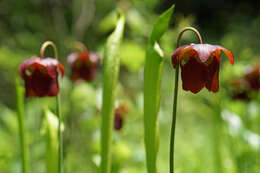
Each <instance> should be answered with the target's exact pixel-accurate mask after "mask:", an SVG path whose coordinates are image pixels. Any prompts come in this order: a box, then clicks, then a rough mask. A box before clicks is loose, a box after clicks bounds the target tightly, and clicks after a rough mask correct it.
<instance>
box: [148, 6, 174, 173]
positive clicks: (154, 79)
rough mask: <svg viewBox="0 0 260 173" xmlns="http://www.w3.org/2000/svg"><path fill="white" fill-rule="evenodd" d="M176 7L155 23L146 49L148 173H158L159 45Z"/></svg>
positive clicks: (160, 55)
mask: <svg viewBox="0 0 260 173" xmlns="http://www.w3.org/2000/svg"><path fill="white" fill-rule="evenodd" d="M173 10H174V5H173V6H172V7H171V8H169V9H168V10H167V11H165V12H164V13H163V14H162V15H161V16H160V17H159V18H158V19H157V21H156V22H155V24H154V27H153V30H152V33H151V36H150V38H149V41H148V45H147V49H146V61H145V66H144V142H145V150H146V165H147V172H148V173H156V172H157V166H156V160H157V153H158V147H159V139H158V127H157V117H158V111H159V103H160V87H161V77H162V67H163V60H164V56H163V53H162V50H161V49H160V47H159V44H158V43H157V42H158V40H159V39H160V38H161V37H162V35H163V34H164V33H165V32H166V30H167V28H168V26H169V22H170V19H171V16H172V13H173Z"/></svg>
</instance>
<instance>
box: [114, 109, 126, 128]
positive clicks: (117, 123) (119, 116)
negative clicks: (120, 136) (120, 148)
mask: <svg viewBox="0 0 260 173" xmlns="http://www.w3.org/2000/svg"><path fill="white" fill-rule="evenodd" d="M126 112H127V110H126V107H125V106H124V105H120V106H118V107H117V108H116V109H115V119H114V129H115V130H121V129H122V127H123V123H124V116H125V114H126Z"/></svg>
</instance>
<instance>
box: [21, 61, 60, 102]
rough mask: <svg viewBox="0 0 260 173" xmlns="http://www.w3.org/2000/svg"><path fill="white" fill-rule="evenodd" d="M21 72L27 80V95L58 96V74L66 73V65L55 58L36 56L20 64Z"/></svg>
mask: <svg viewBox="0 0 260 173" xmlns="http://www.w3.org/2000/svg"><path fill="white" fill-rule="evenodd" d="M19 74H20V76H21V77H22V78H23V80H24V81H25V89H26V97H29V96H33V97H44V96H56V95H57V94H58V93H59V86H58V75H59V74H60V75H62V76H63V75H64V67H63V65H62V64H61V63H60V62H59V61H58V60H57V59H54V58H39V57H34V58H31V59H28V60H25V61H24V62H23V63H22V64H20V67H19Z"/></svg>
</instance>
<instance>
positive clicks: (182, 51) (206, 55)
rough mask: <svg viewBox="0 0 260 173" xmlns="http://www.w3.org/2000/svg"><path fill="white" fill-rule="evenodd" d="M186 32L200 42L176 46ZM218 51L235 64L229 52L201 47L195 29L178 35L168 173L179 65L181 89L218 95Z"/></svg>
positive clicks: (183, 30) (206, 46)
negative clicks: (205, 90) (202, 90)
mask: <svg viewBox="0 0 260 173" xmlns="http://www.w3.org/2000/svg"><path fill="white" fill-rule="evenodd" d="M185 31H193V32H194V33H195V34H196V35H197V37H198V39H199V42H200V43H199V44H190V45H183V46H181V47H179V44H180V40H181V37H182V35H183V33H184V32H185ZM221 51H223V52H224V53H225V54H226V56H227V57H228V60H229V62H230V63H231V64H234V56H233V54H232V52H230V51H229V50H227V49H225V48H223V47H221V46H219V45H210V44H203V43H202V39H201V36H200V33H199V32H198V31H197V30H196V29H195V28H192V27H186V28H184V29H182V30H181V32H180V33H179V36H178V39H177V49H176V50H175V51H174V52H173V54H172V65H173V67H174V68H175V69H176V72H175V87H174V100H173V112H172V127H171V140H170V173H174V137H175V127H176V116H177V100H178V83H179V66H181V78H182V88H183V89H184V90H186V91H191V92H192V93H194V94H196V93H198V92H199V91H200V90H201V89H202V88H204V87H206V88H207V89H208V90H209V91H212V92H214V93H215V92H218V90H219V82H218V77H219V68H220V62H221Z"/></svg>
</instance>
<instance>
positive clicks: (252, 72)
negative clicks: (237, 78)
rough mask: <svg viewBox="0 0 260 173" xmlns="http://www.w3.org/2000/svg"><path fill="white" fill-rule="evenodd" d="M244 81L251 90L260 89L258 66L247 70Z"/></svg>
mask: <svg viewBox="0 0 260 173" xmlns="http://www.w3.org/2000/svg"><path fill="white" fill-rule="evenodd" d="M245 80H246V81H247V82H248V83H249V85H250V87H251V89H253V90H255V91H258V90H259V89H260V66H255V67H253V68H249V69H248V70H247V72H246V75H245Z"/></svg>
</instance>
